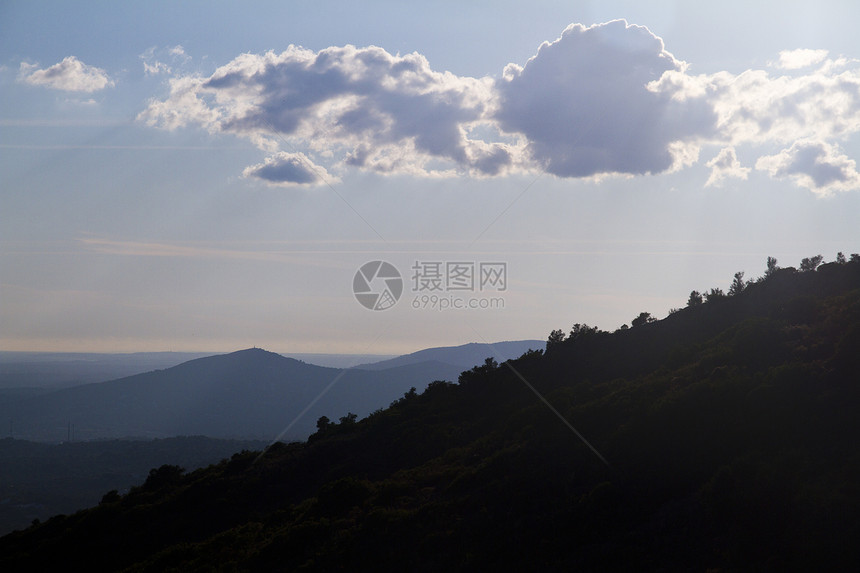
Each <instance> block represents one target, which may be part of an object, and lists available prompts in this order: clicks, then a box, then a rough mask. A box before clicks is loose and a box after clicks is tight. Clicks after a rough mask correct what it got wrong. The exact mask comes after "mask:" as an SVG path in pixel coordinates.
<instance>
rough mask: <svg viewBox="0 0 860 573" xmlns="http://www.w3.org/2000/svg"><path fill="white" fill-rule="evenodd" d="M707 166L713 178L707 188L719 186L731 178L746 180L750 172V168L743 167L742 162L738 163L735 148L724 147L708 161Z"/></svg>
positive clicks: (707, 183) (709, 179) (709, 178)
mask: <svg viewBox="0 0 860 573" xmlns="http://www.w3.org/2000/svg"><path fill="white" fill-rule="evenodd" d="M705 165H707V166H708V167H710V168H711V176H710V177H708V181H707V182H706V183H705V187H710V186H712V185H716V186H719V185H721V184H722V183H723V181H724V180H726V179H728V178H730V177H732V178H736V179H746V178H747V176H748V175H749V172H750V168H749V167H741V162H740V161H738V156H737V154H736V153H735V148H734V147H724V148H723V149H721V150H720V152H719V153H718V154H717V156H716V157H714V158H713V159H711V160H710V161H708V162H707V163H706V164H705Z"/></svg>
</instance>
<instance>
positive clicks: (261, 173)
mask: <svg viewBox="0 0 860 573" xmlns="http://www.w3.org/2000/svg"><path fill="white" fill-rule="evenodd" d="M242 175H243V176H244V177H254V178H257V179H262V180H263V181H265V182H266V183H268V184H270V185H282V186H293V185H319V184H321V183H334V182H335V181H337V179H336V178H335V177H333V176H332V175H330V174H329V173H328V172H327V171H326V170H325V168H323V167H321V166H319V165H314V164H313V163H312V162H311V160H310V159H308V158H307V156H305V154H303V153H285V152H280V153H276V154H275V155H272V156H271V157H267V158H266V160H265V161H264V162H263V163H258V164H256V165H251V166H250V167H246V168H245V170H244V171H243V172H242Z"/></svg>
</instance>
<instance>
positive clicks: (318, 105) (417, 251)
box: [0, 1, 860, 354]
mask: <svg viewBox="0 0 860 573" xmlns="http://www.w3.org/2000/svg"><path fill="white" fill-rule="evenodd" d="M620 19H623V21H619V20H620ZM858 21H860V7H858V5H857V4H856V3H855V2H849V1H845V2H837V1H830V2H827V1H825V2H818V3H815V4H814V5H813V4H812V3H807V2H778V3H777V2H719V3H716V2H714V3H704V2H697V3H691V2H539V1H537V2H471V3H459V2H425V3H422V4H420V5H417V4H416V5H415V6H412V5H408V4H406V3H400V2H364V3H355V2H286V3H283V2H243V3H232V2H216V3H197V2H182V3H174V2H147V3H138V4H134V5H132V4H130V3H116V2H87V3H75V4H73V3H68V2H4V3H2V4H0V94H2V102H3V105H2V106H0V349H4V350H71V351H104V352H117V351H144V350H194V351H229V350H235V349H239V348H244V347H249V346H253V345H256V346H261V347H264V348H267V349H270V350H274V351H278V352H343V353H380V354H393V353H401V352H411V351H414V350H418V349H420V348H424V347H428V346H439V345H453V344H461V343H465V342H471V341H495V340H505V339H507V340H510V339H522V338H545V337H546V335H547V334H548V333H549V331H550V330H552V329H554V328H563V329H569V328H570V326H571V325H572V324H573V323H575V322H580V323H581V322H586V323H588V324H591V325H596V326H599V327H601V328H603V329H607V330H613V329H615V328H617V327H619V326H620V325H621V324H624V323H627V324H629V322H630V320H631V319H632V318H633V317H635V316H637V315H638V314H639V312H642V311H648V312H651V313H652V314H654V315H655V316H657V317H662V316H665V315H666V314H667V312H668V311H669V309H671V308H673V307H681V306H683V305H684V304H685V301H686V298H687V296H688V294H689V292H690V291H691V290H693V289H696V290H700V291H701V290H706V289H709V288H711V287H719V288H723V289H726V288H727V287H728V284H729V283H730V282H731V279H732V276H733V274H734V273H735V272H736V271H745V272H746V277H747V278H755V277H757V276H760V275H761V274H762V273H763V271H764V267H765V260H766V258H767V257H768V256H775V257H777V258H778V260H779V262H780V264H781V265H783V266H798V264H799V262H800V260H801V258H803V257H808V256H812V255H816V254H822V255H824V257H825V260H833V259H834V258H835V256H836V253H837V252H838V251H843V252H845V254H846V255H847V254H850V253H853V252H857V251H860V231H858V224H857V219H858V217H857V215H858V213H860V174H858V168H857V164H856V161H857V160H858V158H860V135H858V132H860V61H858V59H860V41H858V39H857V36H856V30H855V24H856V22H858ZM375 260H382V261H388V262H390V263H391V264H392V265H394V266H395V267H396V268H397V269H398V270H399V272H400V273H401V275H402V285H403V291H402V293H401V296H400V299H399V300H398V301H397V303H396V304H395V305H394V306H392V307H391V308H387V309H385V310H376V311H374V310H368V309H366V308H364V307H363V306H362V305H361V304H359V302H358V301H357V300H356V298H355V297H354V296H353V287H354V284H355V283H354V278H355V274H356V272H357V270H358V269H359V267H361V266H362V265H363V264H364V263H366V262H368V261H375ZM482 263H483V264H485V265H498V264H504V267H505V270H506V277H505V278H506V280H505V281H504V284H502V283H494V284H487V285H484V286H485V287H486V288H484V289H483V290H482V289H481V288H480V287H481V284H480V268H481V264H482ZM435 265H438V266H435ZM433 268H437V269H441V271H442V272H443V274H442V275H440V280H442V282H441V283H438V284H437V285H436V286H437V287H438V288H437V290H431V289H429V288H424V289H421V288H418V283H419V282H421V281H420V280H419V279H421V278H424V279H429V278H431V277H429V274H428V273H429V272H430V270H431V269H433ZM487 268H490V267H489V266H488V267H487ZM415 269H418V270H415ZM458 269H459V271H460V272H461V273H462V272H468V271H469V269H471V272H472V273H473V278H474V279H475V281H476V282H475V283H474V285H473V288H472V289H471V290H470V289H466V288H457V287H458V285H459V286H460V287H462V286H463V283H457V282H456V281H453V280H452V281H451V283H450V284H447V283H445V279H453V276H448V275H446V274H445V273H446V272H447V271H451V272H455V271H457V270H458ZM462 276H464V275H462V274H461V275H460V277H461V278H462ZM423 284H424V285H425V286H427V285H428V284H430V283H428V282H427V281H425V282H424V283H423ZM386 285H387V283H386V282H385V280H384V279H381V278H376V279H374V281H372V284H371V288H372V290H373V292H382V290H384V289H385V288H386ZM389 286H390V285H389ZM433 297H435V298H433ZM443 300H444V302H443ZM441 304H449V305H452V304H463V305H469V304H472V305H475V306H479V307H480V306H482V305H483V306H486V307H488V308H474V309H451V308H449V309H446V310H439V306H440V305H441ZM416 307H417V308H416Z"/></svg>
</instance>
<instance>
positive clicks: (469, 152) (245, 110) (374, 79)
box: [140, 46, 511, 174]
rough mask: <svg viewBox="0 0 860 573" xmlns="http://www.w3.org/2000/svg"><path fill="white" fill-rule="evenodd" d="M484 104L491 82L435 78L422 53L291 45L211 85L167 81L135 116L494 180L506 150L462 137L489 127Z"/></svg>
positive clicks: (272, 144)
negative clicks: (166, 90)
mask: <svg viewBox="0 0 860 573" xmlns="http://www.w3.org/2000/svg"><path fill="white" fill-rule="evenodd" d="M491 100H492V82H491V81H490V80H489V79H484V80H477V79H474V78H462V77H458V76H455V75H453V74H451V73H447V72H444V73H442V72H436V71H434V70H432V69H431V68H430V65H429V63H428V62H427V60H426V59H425V58H424V57H423V56H421V55H419V54H408V55H405V56H394V55H391V54H389V53H388V52H386V51H385V50H383V49H381V48H377V47H369V48H356V47H354V46H345V47H333V48H327V49H325V50H322V51H320V52H318V53H315V52H312V51H310V50H305V49H302V48H298V47H295V46H290V47H289V48H288V49H287V50H286V51H284V52H282V53H281V54H275V53H273V52H269V53H266V54H262V55H254V54H244V55H242V56H239V57H238V58H236V59H235V60H233V61H232V62H230V63H228V64H227V65H225V66H222V67H220V68H218V69H217V70H216V71H215V73H213V74H212V75H211V76H209V77H205V78H204V77H193V76H184V77H177V78H174V79H173V80H172V81H171V92H170V96H169V97H168V98H167V99H166V100H163V101H152V102H150V105H149V106H148V107H147V109H146V110H144V111H143V112H142V113H141V115H140V118H141V119H143V120H144V121H146V122H148V123H149V124H151V125H157V126H161V127H166V128H175V127H180V126H184V125H187V124H191V123H197V124H200V125H203V126H205V127H206V128H207V129H209V130H211V131H218V132H226V133H233V134H237V135H240V136H244V137H248V138H250V139H251V140H253V141H254V142H255V143H256V144H257V145H259V146H260V147H262V148H264V149H267V150H274V149H276V148H277V147H278V138H279V137H283V138H289V139H292V140H295V141H296V142H297V143H302V144H304V145H305V146H306V147H308V148H309V149H311V150H314V151H317V152H331V153H335V152H338V153H340V154H341V155H342V156H343V158H344V159H345V160H346V161H347V163H348V164H349V165H352V166H357V167H361V168H367V169H375V170H378V171H383V172H410V173H427V172H428V171H429V168H427V167H426V166H427V164H428V163H429V162H430V161H431V160H433V159H441V160H444V161H447V162H449V163H451V164H453V165H454V166H457V167H459V168H461V169H465V170H468V171H474V172H478V173H487V174H496V173H498V172H499V171H500V170H501V169H502V167H503V166H504V165H506V164H509V163H510V162H511V158H510V152H509V151H508V146H506V145H504V144H503V143H489V144H488V143H487V142H485V141H482V140H472V139H470V138H469V137H468V135H467V134H468V129H469V127H470V126H472V125H475V124H479V123H482V122H484V123H486V119H485V118H486V115H487V113H488V109H489V106H490V105H491Z"/></svg>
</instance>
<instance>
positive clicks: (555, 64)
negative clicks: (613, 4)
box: [495, 20, 716, 177]
mask: <svg viewBox="0 0 860 573" xmlns="http://www.w3.org/2000/svg"><path fill="white" fill-rule="evenodd" d="M684 67H685V66H684V64H683V63H682V62H680V61H678V60H676V59H675V58H674V57H673V56H672V54H670V53H669V52H667V51H666V50H665V49H664V47H663V41H662V40H661V39H660V38H658V37H656V36H654V35H653V34H652V33H651V32H649V31H648V29H647V28H644V27H641V26H629V25H627V23H626V22H624V21H623V20H616V21H613V22H609V23H607V24H600V25H596V26H591V27H588V28H586V27H584V26H582V25H579V24H575V25H571V26H569V27H568V28H567V29H566V30H565V31H564V32H563V33H562V35H561V37H560V38H559V39H557V40H556V41H554V42H551V43H548V42H545V43H544V44H543V45H541V47H540V49H539V50H538V53H537V55H535V56H534V57H532V58H531V59H530V60H529V61H528V62H527V63H526V65H525V66H524V67H523V68H519V67H518V66H513V65H509V66H508V68H507V69H506V71H505V74H504V78H503V79H502V80H500V81H499V82H498V84H497V88H498V90H499V99H500V103H499V109H498V111H497V112H496V114H495V118H496V119H497V120H498V121H499V124H500V126H501V127H502V129H504V130H505V131H510V132H518V133H522V134H523V135H525V136H526V138H527V139H528V151H529V152H530V154H531V157H532V158H533V159H534V160H535V161H537V162H538V163H539V164H541V165H543V166H544V168H545V169H546V170H547V171H548V172H550V173H553V174H555V175H559V176H562V177H587V176H591V175H595V174H601V173H626V174H642V173H659V172H662V171H667V170H669V169H671V168H672V167H673V165H674V164H675V163H676V158H675V157H674V156H673V153H672V144H673V143H674V142H678V141H685V140H687V141H689V140H693V139H695V138H697V137H702V136H705V135H707V134H708V133H709V132H710V131H711V130H712V129H713V126H714V124H715V123H716V116H715V115H714V113H713V111H712V110H711V109H710V107H709V106H708V105H707V103H706V102H704V101H703V100H702V99H701V98H695V97H693V98H686V99H685V100H680V99H673V98H672V97H671V94H669V95H668V96H667V95H666V94H664V93H660V91H658V90H654V89H651V87H650V86H651V84H652V82H655V81H657V80H659V79H660V78H661V77H662V76H663V75H664V74H665V73H666V72H668V71H676V72H679V73H681V72H683V70H684Z"/></svg>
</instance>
